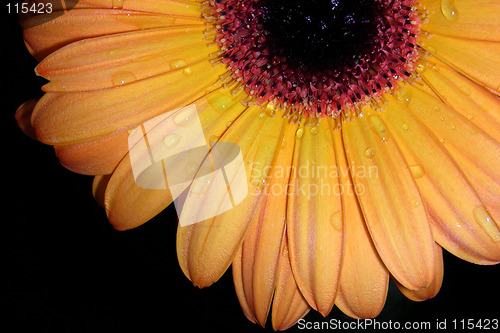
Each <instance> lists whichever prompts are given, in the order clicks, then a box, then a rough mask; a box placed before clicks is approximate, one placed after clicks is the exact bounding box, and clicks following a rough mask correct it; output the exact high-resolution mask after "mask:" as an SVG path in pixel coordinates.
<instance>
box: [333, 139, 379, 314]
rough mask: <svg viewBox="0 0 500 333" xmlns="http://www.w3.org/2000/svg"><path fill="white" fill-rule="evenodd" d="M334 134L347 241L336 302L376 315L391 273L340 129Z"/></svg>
mask: <svg viewBox="0 0 500 333" xmlns="http://www.w3.org/2000/svg"><path fill="white" fill-rule="evenodd" d="M334 135H335V136H336V137H337V138H336V140H335V143H336V145H337V147H336V150H337V151H338V152H339V154H338V155H337V157H338V163H339V176H340V180H341V184H342V187H341V188H342V206H343V208H342V212H343V216H342V217H343V220H344V243H345V246H344V255H343V260H342V271H341V273H340V281H339V290H338V294H337V299H336V300H335V305H337V306H338V307H339V309H340V310H341V311H342V312H344V313H345V314H346V315H348V316H349V317H352V318H375V317H376V316H377V315H378V314H379V313H380V311H382V308H383V307H384V303H385V299H386V296H387V288H388V286H389V274H388V272H387V269H386V267H385V265H384V263H383V262H382V260H380V258H379V256H378V253H377V250H376V249H375V246H374V245H373V242H372V240H371V238H370V234H369V232H368V229H367V228H366V225H365V221H364V218H363V214H362V212H361V208H360V207H359V203H358V200H357V197H356V192H355V191H356V188H355V187H354V185H353V183H352V179H351V176H350V173H349V172H350V171H351V170H350V169H349V166H348V164H347V160H346V157H345V154H344V152H343V146H342V137H341V133H340V131H336V132H335V134H334ZM352 171H353V172H359V171H361V170H352ZM371 176H373V175H371ZM366 177H370V174H366ZM339 218H340V216H339Z"/></svg>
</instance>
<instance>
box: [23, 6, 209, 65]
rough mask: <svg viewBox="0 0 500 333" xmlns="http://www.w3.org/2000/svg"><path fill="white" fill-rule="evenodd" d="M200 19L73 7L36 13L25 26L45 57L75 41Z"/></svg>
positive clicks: (34, 50) (30, 42) (29, 42)
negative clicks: (47, 12)
mask: <svg viewBox="0 0 500 333" xmlns="http://www.w3.org/2000/svg"><path fill="white" fill-rule="evenodd" d="M127 2H128V1H127ZM198 18H199V14H198ZM198 18H189V17H178V16H173V15H159V14H150V13H141V12H134V11H126V10H119V9H72V10H70V11H68V12H67V13H64V14H61V12H57V11H54V12H52V13H50V14H43V15H38V16H34V17H32V18H29V19H27V20H25V21H24V22H23V23H22V28H23V30H24V33H23V36H24V40H25V43H26V46H27V48H28V50H29V51H30V53H31V54H33V55H34V56H35V58H37V59H38V60H42V59H43V58H45V57H46V56H47V55H49V54H50V53H52V52H54V51H56V50H57V49H59V48H61V47H63V46H65V45H68V44H70V43H72V42H76V41H81V40H85V39H88V38H92V37H98V36H106V35H112V34H117V33H123V32H127V31H136V30H144V29H153V28H164V27H169V26H183V25H198V24H202V23H203V22H202V21H201V20H198Z"/></svg>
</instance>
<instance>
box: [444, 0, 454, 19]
mask: <svg viewBox="0 0 500 333" xmlns="http://www.w3.org/2000/svg"><path fill="white" fill-rule="evenodd" d="M441 13H443V16H444V17H445V18H446V19H447V20H448V21H452V22H455V21H456V20H458V12H457V9H456V8H455V4H454V3H453V0H441Z"/></svg>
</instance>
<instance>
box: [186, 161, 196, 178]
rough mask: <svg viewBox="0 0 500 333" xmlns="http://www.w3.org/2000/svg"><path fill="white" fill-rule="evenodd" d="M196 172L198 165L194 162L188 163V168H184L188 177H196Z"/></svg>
mask: <svg viewBox="0 0 500 333" xmlns="http://www.w3.org/2000/svg"><path fill="white" fill-rule="evenodd" d="M196 170H198V164H196V163H195V162H193V161H188V162H187V163H186V166H185V168H184V171H186V175H188V176H194V174H195V173H196Z"/></svg>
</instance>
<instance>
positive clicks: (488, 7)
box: [419, 0, 500, 41]
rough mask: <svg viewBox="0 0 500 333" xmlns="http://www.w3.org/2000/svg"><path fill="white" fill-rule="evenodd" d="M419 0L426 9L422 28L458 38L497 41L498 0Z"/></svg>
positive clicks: (498, 33) (498, 27) (498, 23)
mask: <svg viewBox="0 0 500 333" xmlns="http://www.w3.org/2000/svg"><path fill="white" fill-rule="evenodd" d="M419 3H420V4H421V5H423V7H424V8H425V9H426V10H427V11H426V14H427V15H426V17H427V19H426V20H425V22H424V23H423V24H422V25H421V28H422V30H425V31H428V32H430V33H432V34H439V35H445V36H454V37H459V38H470V39H475V40H491V41H498V40H500V22H499V20H498V15H497V13H498V12H500V4H499V3H498V1H491V0H475V1H469V0H453V1H442V0H421V1H419Z"/></svg>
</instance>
